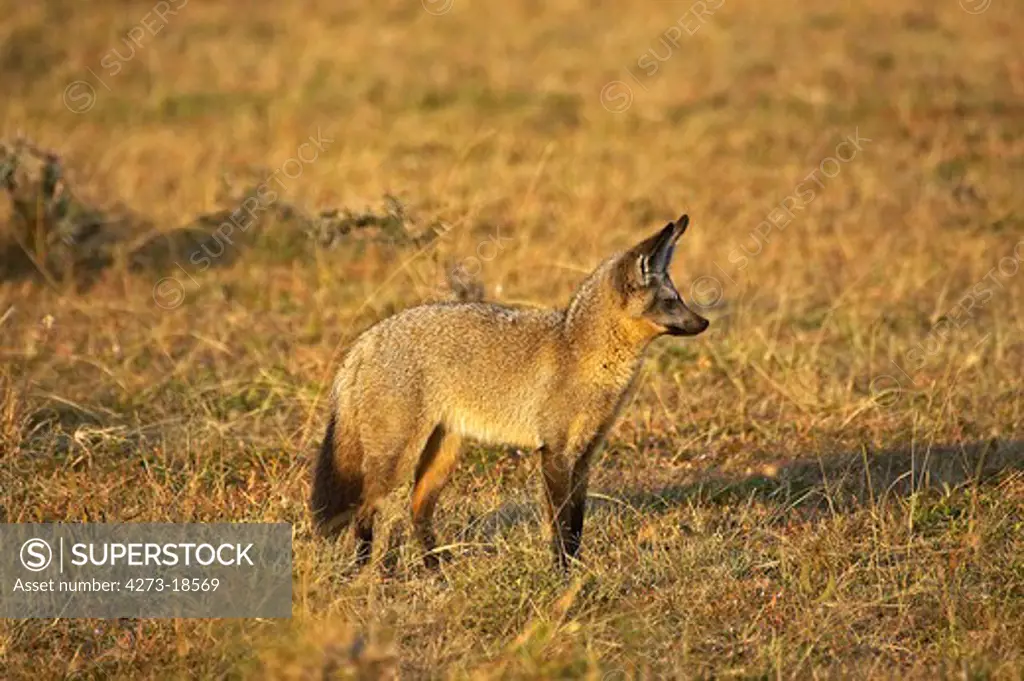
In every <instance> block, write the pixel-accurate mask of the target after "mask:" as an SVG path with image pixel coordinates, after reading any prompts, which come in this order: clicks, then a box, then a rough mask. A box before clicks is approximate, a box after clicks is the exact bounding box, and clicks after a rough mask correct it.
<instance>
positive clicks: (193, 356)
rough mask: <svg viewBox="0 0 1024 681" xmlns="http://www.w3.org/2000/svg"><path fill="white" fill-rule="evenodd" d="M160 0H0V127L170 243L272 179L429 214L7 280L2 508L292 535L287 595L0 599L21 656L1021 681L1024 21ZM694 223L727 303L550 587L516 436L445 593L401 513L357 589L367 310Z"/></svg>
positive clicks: (500, 281)
mask: <svg viewBox="0 0 1024 681" xmlns="http://www.w3.org/2000/svg"><path fill="white" fill-rule="evenodd" d="M156 4H157V5H162V6H163V7H160V8H158V9H160V10H161V13H162V14H163V17H162V18H156V17H155V16H154V14H153V11H154V8H156V5H154V4H153V3H148V2H127V1H122V2H113V1H112V0H109V1H104V2H90V3H78V2H70V1H63V2H62V1H58V0H51V1H48V2H43V1H39V2H35V3H18V4H15V3H12V2H6V3H4V6H3V8H2V12H0V16H2V17H3V18H2V21H0V40H2V42H0V83H2V85H0V91H2V97H0V138H6V139H10V138H13V137H14V136H15V135H16V134H17V133H18V132H19V131H22V132H24V133H25V134H26V135H28V136H29V137H30V138H31V139H32V140H34V141H35V142H36V143H37V144H39V145H40V146H43V147H46V148H48V149H53V150H55V151H57V152H59V153H60V154H61V155H62V160H63V163H64V164H65V167H66V169H67V173H68V182H69V183H72V184H73V186H74V187H75V189H76V191H77V192H78V193H80V194H81V195H83V196H85V197H88V199H89V200H91V201H94V202H95V203H97V204H101V205H115V204H119V205H121V206H123V207H126V208H125V209H130V210H131V211H134V212H135V213H137V214H138V215H140V216H143V217H144V218H145V219H146V220H148V221H150V222H151V223H152V225H153V226H154V228H155V229H158V230H160V229H171V228H173V227H176V226H178V225H180V224H182V223H185V222H187V221H188V220H189V219H190V216H193V215H196V214H200V213H205V212H209V211H213V210H216V209H217V208H218V207H221V205H220V204H219V203H218V201H219V199H218V196H219V193H218V192H219V191H220V189H219V186H220V181H221V177H222V176H223V175H224V173H232V174H235V175H245V174H247V173H248V174H252V173H257V174H258V173H265V176H266V174H270V173H274V172H277V171H279V170H281V169H282V168H286V169H287V170H286V173H285V174H286V175H288V176H289V177H287V178H285V179H281V178H282V175H277V176H276V177H277V180H278V181H279V184H278V185H276V186H277V187H278V192H279V194H280V197H281V198H280V200H281V201H285V200H287V201H288V202H290V203H291V204H294V205H297V206H303V207H305V208H306V209H308V210H309V211H310V212H313V211H316V210H321V209H329V208H332V207H335V208H346V207H347V208H350V209H352V210H354V211H362V210H365V209H367V208H368V207H369V208H372V209H374V210H376V209H377V208H379V207H380V206H381V205H382V204H383V202H384V200H385V199H384V197H385V196H394V197H397V198H398V199H399V200H400V201H401V202H402V203H403V204H404V205H405V206H406V207H407V208H408V210H409V212H410V214H412V215H415V216H416V220H417V221H418V224H419V225H420V226H422V227H424V228H426V227H427V226H428V225H431V224H434V225H437V224H442V225H444V234H443V236H441V237H440V238H438V239H436V240H433V241H431V242H429V243H428V245H427V246H424V247H419V246H417V247H410V246H408V245H403V244H402V243H400V242H398V241H388V240H383V241H379V240H378V241H374V240H370V239H365V240H358V239H351V240H348V241H344V242H343V243H341V244H340V245H339V246H336V247H334V248H330V249H318V248H310V247H307V245H303V244H302V243H298V245H296V243H297V242H296V240H295V239H291V240H290V241H289V240H288V239H286V238H285V237H284V236H282V234H280V233H273V226H271V227H268V228H267V232H266V233H260V234H258V235H257V237H258V239H257V241H256V242H255V243H253V244H252V245H246V246H244V251H243V252H240V253H238V254H237V255H239V258H238V260H237V262H235V263H234V264H233V265H231V266H230V267H221V268H210V269H209V270H208V271H204V272H196V271H195V269H194V268H193V269H190V270H189V271H188V272H189V274H190V275H194V280H193V278H192V277H189V278H185V277H184V276H183V275H181V274H180V272H179V273H178V274H177V275H176V274H175V273H176V272H177V270H173V269H172V271H170V273H169V274H167V273H155V272H153V273H151V272H129V271H127V270H126V269H125V268H123V267H122V268H118V267H113V268H111V269H109V270H107V271H106V272H104V273H103V275H102V276H101V278H100V279H99V281H98V282H97V283H96V284H95V285H94V286H93V287H92V288H90V289H88V290H85V291H76V290H75V289H73V288H70V289H69V288H62V287H60V286H53V285H50V284H48V283H47V281H46V280H44V279H41V278H28V279H21V280H17V281H9V282H6V283H2V284H0V354H2V364H0V520H2V521H3V522H8V523H12V522H30V521H34V522H43V521H67V522H116V521H133V522H149V521H173V522H186V521H190V522H213V521H239V522H257V521H268V522H269V521H275V522H288V523H291V524H292V525H293V528H294V556H295V558H294V561H295V562H294V607H293V617H292V618H291V619H290V620H262V621H257V620H176V621H173V620H152V619H147V620H138V621H105V620H55V621H40V620H19V621H16V620H5V621H2V622H0V677H3V678H5V679H18V678H33V679H42V678H75V679H87V678H88V679H101V678H102V679H105V678H273V679H306V678H324V679H327V678H368V679H369V678H381V677H383V678H387V677H389V676H390V677H398V678H426V677H432V678H438V677H440V678H509V679H514V678H516V679H517V678H555V677H558V678H566V677H571V678H587V679H602V680H619V679H632V678H709V677H715V678H780V679H781V678H836V677H843V678H850V677H854V678H867V677H870V678H890V677H899V678H903V679H932V678H956V679H961V678H962V679H976V678H1007V679H1009V678H1021V675H1022V674H1024V384H1022V380H1021V376H1022V374H1024V337H1022V333H1021V332H1022V328H1024V272H1022V271H1020V270H1022V269H1024V265H1022V260H1024V193H1022V192H1021V188H1022V186H1024V107H1022V105H1021V102H1022V101H1024V100H1022V98H1024V53H1022V52H1021V49H1020V46H1021V42H1019V41H1024V6H1021V5H1020V3H1016V2H1012V1H1011V0H961V3H959V4H958V2H957V0H939V1H937V2H931V3H918V2H913V1H912V0H886V1H884V2H883V1H882V0H863V1H861V2H841V1H839V0H824V1H823V2H817V3H801V2H796V1H795V0H780V1H779V2H773V3H758V2H751V1H750V0H742V1H741V0H704V2H697V3H695V4H694V5H691V4H690V3H689V0H684V1H683V2H680V3H664V2H648V3H642V4H641V5H637V4H635V3H629V2H596V1H593V0H591V1H582V0H554V1H553V2H548V3H541V2H536V1H533V0H531V1H529V2H507V3H473V2H468V0H447V1H445V0H433V1H430V0H427V1H425V2H424V3H421V2H419V0H403V1H401V2H399V1H397V0H385V1H383V2H377V3H366V4H364V6H362V7H361V8H358V9H355V8H348V7H349V5H350V3H335V2H327V1H326V0H299V1H298V2H293V3H266V4H252V5H249V4H246V3H243V2H239V1H237V0H230V1H224V2H218V3H200V2H195V1H192V2H184V0H168V2H165V3H156ZM168 6H169V7H170V9H172V10H174V9H175V8H176V10H175V11H176V14H169V13H167V11H166V10H167V9H168ZM701 14H702V15H703V16H699V17H698V16H697V15H701ZM143 26H144V28H140V27H143ZM673 27H676V28H675V29H673ZM127 36H133V39H134V42H132V40H133V39H130V38H128V37H127ZM112 50H116V51H117V52H116V54H117V55H119V56H113V55H112V53H111V51H112ZM652 50H653V52H652ZM653 55H656V56H653ZM99 79H102V81H103V82H102V83H101V82H99ZM79 81H82V82H83V83H85V84H84V85H83V84H82V83H79ZM76 83H77V84H76ZM72 86H74V88H73V89H71V90H69V89H68V88H70V87H72ZM90 88H91V89H90ZM90 93H91V94H90ZM85 109H87V110H85ZM318 135H321V136H322V138H324V139H329V140H331V141H330V142H329V143H326V142H325V143H324V144H323V149H322V150H319V151H318V152H317V154H316V158H315V159H314V160H313V161H311V162H308V163H306V162H302V163H301V164H296V163H295V162H294V161H292V162H291V163H290V165H288V164H289V159H293V158H294V157H295V156H296V155H297V154H298V153H299V152H298V149H299V147H300V145H302V144H303V143H304V142H306V141H308V139H309V138H310V136H313V137H314V138H316V137H317V136H318ZM850 139H856V140H858V141H857V143H856V145H853V144H851V143H850V141H849V140H850ZM303 153H305V156H306V157H307V158H308V157H309V155H310V152H309V147H307V148H306V151H305V152H303ZM837 158H841V159H843V160H837ZM254 169H257V170H254ZM261 169H265V170H261ZM297 169H298V170H297ZM780 206H781V207H782V208H785V209H787V210H788V212H787V211H786V210H782V208H780ZM0 211H3V212H0V224H2V223H3V222H4V221H5V220H6V221H8V222H9V219H8V213H7V211H8V206H7V205H6V202H5V201H4V200H0ZM683 212H687V213H689V215H690V217H691V219H692V224H691V227H690V229H689V231H688V232H687V234H686V235H685V236H684V237H683V240H682V241H681V242H680V245H679V248H678V250H677V255H676V259H675V264H674V269H673V272H674V278H675V281H676V283H677V285H678V288H679V290H680V291H681V292H682V293H683V295H684V298H686V299H687V300H688V301H692V302H693V303H694V304H695V309H697V310H699V311H701V312H702V313H703V314H705V315H706V316H708V317H709V318H711V319H712V324H711V328H710V329H709V331H708V332H707V333H705V334H704V335H702V336H699V337H697V338H695V339H676V340H673V339H664V340H660V341H658V342H657V343H656V344H655V345H654V346H653V347H652V350H651V352H650V355H649V361H648V364H647V366H646V368H645V371H644V374H643V379H642V383H641V386H640V388H639V390H638V392H637V394H636V397H635V399H634V401H633V403H632V404H631V405H630V406H629V407H628V408H627V409H626V410H625V412H624V414H623V416H622V418H621V420H620V422H619V424H618V425H617V427H616V428H615V429H614V430H613V431H612V433H611V436H610V438H609V442H608V445H607V448H606V451H605V454H604V455H603V457H602V458H601V461H600V464H599V465H598V466H597V467H596V470H595V472H594V475H593V476H592V479H591V499H590V510H589V514H588V517H587V524H586V530H585V533H584V545H583V553H582V560H583V563H584V564H583V565H582V566H579V567H578V568H577V569H576V570H575V572H574V573H573V575H572V577H571V578H570V579H567V580H563V579H562V578H560V577H559V576H558V575H556V574H555V573H554V572H553V571H552V569H551V566H552V563H551V557H550V554H549V547H548V542H547V539H546V536H545V529H544V525H543V523H542V522H541V520H540V511H539V508H540V507H539V477H538V471H537V461H536V459H535V458H534V457H533V456H530V455H526V454H518V453H516V452H506V451H503V450H499V449H494V448H485V447H479V446H473V447H470V448H469V449H468V450H467V451H466V452H465V457H464V460H463V463H462V465H461V466H460V468H459V470H458V471H457V473H456V474H455V476H454V479H453V481H452V483H451V485H450V486H449V488H448V489H447V490H446V492H445V494H444V496H443V497H442V499H441V505H440V508H439V511H438V514H437V529H438V533H439V535H440V536H441V538H442V540H443V541H447V542H448V543H450V544H454V545H456V549H455V553H456V557H455V559H454V561H452V562H451V563H449V564H447V565H446V566H445V567H444V569H443V576H442V577H438V576H435V575H433V574H431V573H429V572H427V571H426V570H425V569H424V568H423V567H422V565H421V561H420V553H419V549H418V546H417V545H416V544H415V542H413V541H411V540H406V538H407V535H408V531H407V528H406V525H405V518H406V515H407V497H406V496H401V497H396V499H395V501H394V503H393V504H392V506H393V507H394V508H393V510H392V511H391V512H390V513H389V518H388V520H389V522H388V523H387V526H388V527H390V531H391V537H392V541H391V542H390V548H389V547H388V546H381V547H380V551H379V552H378V554H377V556H376V559H375V562H374V564H373V565H372V566H371V567H370V568H368V569H367V570H365V571H363V572H362V573H359V574H354V573H353V571H352V557H353V554H352V541H351V538H346V539H345V540H343V541H341V542H340V543H338V544H337V545H333V546H332V545H328V544H325V543H323V542H322V541H320V540H318V539H316V538H314V536H313V533H312V531H311V525H310V517H309V515H308V513H307V509H306V504H307V499H308V493H309V482H308V481H309V466H310V463H311V461H312V459H313V457H314V456H315V453H316V449H317V446H318V444H319V441H320V438H321V437H322V434H323V427H324V423H325V414H326V397H327V389H328V387H329V381H330V378H331V376H332V375H333V372H334V371H335V369H336V368H337V366H338V362H339V360H340V358H341V356H342V353H343V352H344V349H345V347H346V346H347V345H348V344H349V343H350V342H351V340H352V339H353V338H354V336H355V335H356V334H358V332H359V331H361V330H362V329H364V328H366V327H367V326H368V325H369V324H371V323H372V322H373V321H374V320H377V319H380V318H382V317H384V316H386V315H388V314H390V313H392V312H394V311H395V310H399V309H402V308H404V307H407V306H410V305H413V304H415V303H418V302H420V301H423V300H427V299H429V298H431V297H432V296H436V295H437V294H438V285H439V284H443V282H444V277H443V270H442V267H443V266H444V264H445V263H456V264H460V263H461V264H462V265H463V267H464V269H465V270H466V271H468V272H470V273H473V274H475V276H476V277H477V278H478V279H479V280H480V281H481V282H482V283H483V285H484V287H485V296H486V297H487V298H489V299H493V300H499V301H505V302H512V303H523V304H541V305H559V304H564V302H565V301H566V300H567V298H568V296H569V294H570V293H571V291H572V288H573V286H574V285H575V284H576V283H577V282H578V281H579V280H580V278H581V277H582V276H583V275H584V273H585V272H587V271H588V270H589V268H591V267H592V266H594V265H595V264H596V263H597V262H598V261H599V260H600V259H602V258H603V257H605V256H606V255H608V254H610V253H611V252H613V251H614V250H616V249H620V248H624V247H627V246H628V245H630V244H632V243H633V242H634V241H636V240H639V239H640V238H642V237H643V236H646V235H647V234H648V233H650V232H651V231H653V230H655V229H657V228H660V227H661V226H663V225H664V224H665V223H666V222H667V221H669V220H671V219H674V218H675V217H677V216H678V215H679V214H680V213H683ZM282 229H283V228H282ZM140 236H143V235H140ZM299 241H301V240H299ZM282 243H288V244H291V246H288V247H284V246H282V245H281V244H282ZM234 247H235V248H243V247H242V246H234ZM164 276H177V277H178V278H179V279H180V280H181V285H182V290H177V289H175V290H174V291H173V292H171V293H169V292H168V291H170V289H164V288H160V286H167V285H168V284H167V282H166V281H164V282H163V284H159V282H160V281H161V280H162V277H164ZM51 284H52V282H51ZM172 286H173V284H172ZM182 292H183V293H184V299H179V298H176V297H175V296H177V295H178V294H179V293H182ZM168 295H170V296H171V297H172V298H174V300H172V301H171V304H168V300H167V299H166V297H167V296H168ZM161 297H163V299H162V300H161ZM158 303H163V305H162V306H161V305H160V304H158ZM179 303H180V304H179ZM165 308H171V309H165ZM384 529H386V528H383V529H382V530H381V534H380V536H383V533H384V532H383V530H384Z"/></svg>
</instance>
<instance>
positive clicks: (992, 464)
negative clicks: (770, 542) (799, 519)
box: [463, 439, 1024, 541]
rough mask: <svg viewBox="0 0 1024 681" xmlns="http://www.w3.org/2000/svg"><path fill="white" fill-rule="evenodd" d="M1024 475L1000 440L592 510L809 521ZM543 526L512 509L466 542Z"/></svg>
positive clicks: (817, 467) (595, 504)
mask: <svg viewBox="0 0 1024 681" xmlns="http://www.w3.org/2000/svg"><path fill="white" fill-rule="evenodd" d="M1019 470H1024V441H1022V440H999V439H993V440H985V441H974V442H969V443H958V444H946V445H936V446H932V447H925V446H917V447H909V446H907V447H893V448H887V449H883V450H880V451H874V452H872V451H869V450H865V451H863V452H838V453H831V454H822V455H820V456H806V457H802V458H799V459H795V460H793V461H790V462H788V463H784V464H781V465H779V466H777V468H776V470H775V472H774V473H773V474H772V475H767V474H758V475H746V476H743V475H739V476H730V475H721V474H715V473H712V474H710V475H707V476H704V477H701V478H699V479H697V480H694V481H692V482H687V483H681V484H678V485H669V486H664V487H661V488H656V489H626V490H621V489H592V491H591V495H590V497H589V498H588V504H589V506H590V510H591V512H592V513H594V514H600V513H606V512H615V510H616V509H617V508H622V507H623V506H625V507H627V508H629V509H632V510H633V511H636V512H639V513H641V514H659V513H664V512H667V511H669V510H671V509H674V508H679V507H680V506H686V505H688V504H691V503H701V504H715V505H728V504H732V503H737V502H744V501H748V500H750V499H754V500H757V501H762V502H766V503H770V504H773V505H777V506H779V507H781V508H783V509H787V510H789V509H794V510H795V509H799V510H800V511H801V512H802V513H804V517H805V518H806V517H808V516H810V517H814V516H815V515H816V514H818V513H850V512H853V511H856V510H858V509H861V508H866V507H869V506H873V505H876V504H882V503H887V502H890V501H893V500H898V499H907V498H909V497H910V496H911V495H913V494H915V493H920V492H923V491H925V490H938V491H942V490H944V489H946V488H947V487H948V488H955V487H958V486H962V485H965V484H975V483H976V484H979V485H981V486H985V485H986V484H991V483H992V481H993V480H995V479H997V478H999V477H1000V476H1001V474H1003V473H1006V472H1009V471H1019ZM597 495H599V496H597ZM589 517H592V518H593V517H596V516H589ZM541 522H542V514H541V509H540V508H539V507H538V506H537V505H536V504H530V503H524V502H523V501H522V500H520V501H518V502H509V503H506V504H504V505H502V506H501V507H499V508H497V509H495V510H493V511H491V512H489V513H487V514H485V515H484V516H483V517H481V518H478V519H475V520H474V521H473V522H471V523H470V527H468V528H467V529H466V530H465V531H464V532H463V538H464V540H475V541H490V540H493V539H494V538H495V537H496V536H498V535H501V534H504V533H505V532H506V531H507V530H509V529H510V528H512V527H514V526H516V525H520V524H524V523H525V524H533V525H539V524H540V523H541ZM584 534H586V532H584Z"/></svg>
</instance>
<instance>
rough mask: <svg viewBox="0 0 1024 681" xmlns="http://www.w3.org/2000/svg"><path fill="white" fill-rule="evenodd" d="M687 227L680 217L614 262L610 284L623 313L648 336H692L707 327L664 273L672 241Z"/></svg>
mask: <svg viewBox="0 0 1024 681" xmlns="http://www.w3.org/2000/svg"><path fill="white" fill-rule="evenodd" d="M689 224H690V217H689V216H688V215H683V216H682V217H680V218H679V219H678V220H676V221H675V222H670V223H668V224H667V225H665V227H663V228H662V229H661V230H660V231H659V232H658V233H657V234H654V235H653V236H651V237H649V238H647V239H645V240H643V241H641V242H640V243H639V244H637V245H636V246H634V247H633V248H631V249H630V250H628V251H626V253H624V254H623V255H622V256H621V257H620V258H619V260H618V261H617V262H616V263H615V268H614V274H613V282H614V287H615V290H616V292H617V293H618V294H619V300H620V302H621V305H622V310H623V312H624V313H625V314H626V315H628V316H629V317H630V319H631V321H633V322H634V323H636V324H639V325H641V326H643V327H647V330H648V331H649V334H650V335H652V336H660V335H670V336H696V335H697V334H699V333H701V332H702V331H704V329H706V328H708V323H709V322H708V320H707V319H704V318H703V317H701V316H700V315H699V314H697V313H695V312H694V311H692V310H691V309H690V308H688V307H687V306H686V303H684V302H683V299H682V296H680V295H679V292H678V291H677V290H676V287H675V284H673V283H672V279H671V277H670V276H669V273H668V267H669V264H670V263H671V262H672V252H673V250H674V249H675V245H676V241H678V240H679V237H681V236H682V235H683V232H685V231H686V227H687V225H689Z"/></svg>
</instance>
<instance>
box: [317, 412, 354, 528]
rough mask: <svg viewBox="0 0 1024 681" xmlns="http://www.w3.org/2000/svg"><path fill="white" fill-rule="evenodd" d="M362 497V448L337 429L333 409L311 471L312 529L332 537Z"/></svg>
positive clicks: (348, 519)
mask: <svg viewBox="0 0 1024 681" xmlns="http://www.w3.org/2000/svg"><path fill="white" fill-rule="evenodd" d="M362 496H363V471H362V449H361V448H360V446H359V442H358V440H355V439H353V438H349V437H346V435H345V433H344V428H340V429H339V423H338V415H337V410H332V413H331V417H330V420H328V422H327V432H326V433H325V434H324V441H323V444H322V445H321V446H320V454H319V456H318V457H317V461H316V467H315V468H314V470H313V492H312V495H311V499H310V510H311V511H312V513H313V522H314V526H315V529H316V531H317V532H318V533H319V534H320V535H322V536H334V535H337V534H338V533H340V532H341V531H342V530H344V529H345V528H346V527H347V526H348V525H349V524H350V523H351V522H352V519H353V517H354V516H355V512H356V509H357V508H358V506H359V504H360V501H361V499H362Z"/></svg>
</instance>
